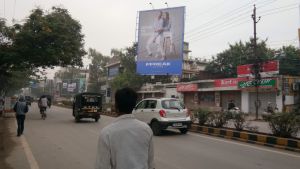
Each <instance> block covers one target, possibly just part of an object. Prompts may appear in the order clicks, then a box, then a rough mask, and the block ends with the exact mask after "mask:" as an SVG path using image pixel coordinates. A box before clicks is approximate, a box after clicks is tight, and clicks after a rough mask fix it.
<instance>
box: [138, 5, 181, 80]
mask: <svg viewBox="0 0 300 169" xmlns="http://www.w3.org/2000/svg"><path fill="white" fill-rule="evenodd" d="M184 12H185V7H177V8H166V9H157V10H150V11H141V12H139V33H138V53H137V72H138V73H139V74H143V75H166V74H169V75H181V73H182V58H183V39H184Z"/></svg>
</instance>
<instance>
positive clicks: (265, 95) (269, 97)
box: [249, 92, 276, 114]
mask: <svg viewBox="0 0 300 169" xmlns="http://www.w3.org/2000/svg"><path fill="white" fill-rule="evenodd" d="M258 98H259V100H260V101H261V106H260V108H259V109H258V114H261V113H262V112H264V111H265V110H266V109H267V106H268V102H271V103H272V105H273V106H275V104H276V92H259V95H258ZM255 101H256V93H255V92H251V93H250V97H249V107H250V112H251V113H252V114H255Z"/></svg>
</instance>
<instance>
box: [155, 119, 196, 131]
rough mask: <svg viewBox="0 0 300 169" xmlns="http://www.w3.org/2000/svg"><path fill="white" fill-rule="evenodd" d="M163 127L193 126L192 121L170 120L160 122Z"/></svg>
mask: <svg viewBox="0 0 300 169" xmlns="http://www.w3.org/2000/svg"><path fill="white" fill-rule="evenodd" d="M159 123H160V126H161V127H162V128H163V129H167V128H191V124H192V121H168V122H165V121H163V122H159Z"/></svg>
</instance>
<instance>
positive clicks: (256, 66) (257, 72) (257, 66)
mask: <svg viewBox="0 0 300 169" xmlns="http://www.w3.org/2000/svg"><path fill="white" fill-rule="evenodd" d="M252 19H253V28H254V39H253V54H254V58H255V63H254V64H253V66H252V70H253V72H254V77H255V80H254V85H255V92H256V101H255V119H258V109H259V107H260V100H259V97H258V88H259V84H260V80H261V76H260V70H261V60H260V57H259V56H258V55H257V42H256V41H257V38H256V24H257V23H258V22H259V20H260V17H259V18H258V19H257V18H256V6H255V5H254V8H253V14H252Z"/></svg>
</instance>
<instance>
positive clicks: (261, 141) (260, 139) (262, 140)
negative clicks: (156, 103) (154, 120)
mask: <svg viewBox="0 0 300 169" xmlns="http://www.w3.org/2000/svg"><path fill="white" fill-rule="evenodd" d="M190 131H192V132H196V133H201V134H207V135H212V136H217V137H222V138H227V139H232V140H238V141H242V142H247V143H252V144H258V145H264V146H268V147H275V148H280V149H285V150H289V151H295V152H300V140H297V139H291V138H282V137H275V136H270V135H265V134H258V133H252V132H247V131H237V130H232V129H226V128H214V127H206V126H199V125H192V127H191V129H190Z"/></svg>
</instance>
